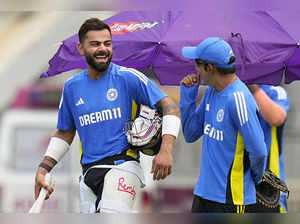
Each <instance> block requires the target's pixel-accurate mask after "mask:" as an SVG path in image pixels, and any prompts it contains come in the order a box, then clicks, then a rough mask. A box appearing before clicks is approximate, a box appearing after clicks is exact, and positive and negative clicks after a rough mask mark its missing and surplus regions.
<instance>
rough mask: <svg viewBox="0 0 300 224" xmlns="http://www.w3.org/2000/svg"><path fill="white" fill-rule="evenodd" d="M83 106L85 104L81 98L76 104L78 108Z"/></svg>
mask: <svg viewBox="0 0 300 224" xmlns="http://www.w3.org/2000/svg"><path fill="white" fill-rule="evenodd" d="M81 104H84V101H83V99H82V98H81V97H80V99H79V100H78V102H77V103H76V104H75V105H76V106H79V105H81Z"/></svg>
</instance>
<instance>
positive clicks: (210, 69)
mask: <svg viewBox="0 0 300 224" xmlns="http://www.w3.org/2000/svg"><path fill="white" fill-rule="evenodd" d="M214 69H215V67H214V66H213V65H212V64H207V66H206V71H207V72H213V71H214Z"/></svg>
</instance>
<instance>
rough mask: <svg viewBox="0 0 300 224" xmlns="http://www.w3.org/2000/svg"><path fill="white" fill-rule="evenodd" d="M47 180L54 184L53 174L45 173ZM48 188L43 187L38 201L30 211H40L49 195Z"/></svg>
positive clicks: (48, 182)
mask: <svg viewBox="0 0 300 224" xmlns="http://www.w3.org/2000/svg"><path fill="white" fill-rule="evenodd" d="M45 181H46V183H47V184H48V185H52V182H53V180H52V176H51V175H50V174H49V173H47V174H46V175H45ZM47 192H48V191H47V189H45V188H43V187H42V188H41V191H40V194H39V196H38V198H37V199H36V201H35V202H34V204H33V206H32V207H31V209H30V210H29V213H40V212H41V210H42V207H43V204H44V201H45V198H46V195H47Z"/></svg>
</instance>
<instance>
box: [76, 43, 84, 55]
mask: <svg viewBox="0 0 300 224" xmlns="http://www.w3.org/2000/svg"><path fill="white" fill-rule="evenodd" d="M77 50H78V52H79V54H80V55H84V51H83V46H82V44H81V43H78V44H77Z"/></svg>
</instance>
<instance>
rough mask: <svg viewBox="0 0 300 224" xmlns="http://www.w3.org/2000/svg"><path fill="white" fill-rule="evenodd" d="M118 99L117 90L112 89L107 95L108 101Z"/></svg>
mask: <svg viewBox="0 0 300 224" xmlns="http://www.w3.org/2000/svg"><path fill="white" fill-rule="evenodd" d="M117 98H118V91H117V90H116V89H115V88H111V89H109V90H108V91H107V93H106V99H108V100H109V101H114V100H116V99H117Z"/></svg>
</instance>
